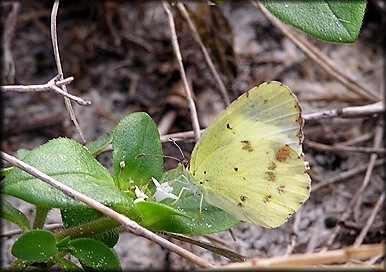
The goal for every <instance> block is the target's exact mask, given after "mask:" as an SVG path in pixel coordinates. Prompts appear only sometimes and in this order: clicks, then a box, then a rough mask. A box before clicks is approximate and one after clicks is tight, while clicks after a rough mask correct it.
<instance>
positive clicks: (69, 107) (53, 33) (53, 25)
mask: <svg viewBox="0 0 386 272" xmlns="http://www.w3.org/2000/svg"><path fill="white" fill-rule="evenodd" d="M58 8H59V0H55V3H54V6H53V7H52V13H51V40H52V47H53V50H54V56H55V62H56V67H57V69H58V75H59V80H62V79H63V69H62V64H61V62H60V55H59V46H58V37H57V30H56V15H57V13H58ZM61 89H62V90H63V92H66V93H68V91H67V87H66V85H62V86H61ZM64 102H65V104H66V108H67V110H68V112H69V113H70V118H71V120H72V122H73V123H74V125H75V127H76V130H77V131H78V132H79V134H80V137H81V138H82V140H83V142H86V140H85V138H84V134H83V132H82V129H81V128H80V126H79V123H78V121H77V119H76V116H75V113H74V110H73V108H72V105H71V101H70V99H68V98H67V97H64Z"/></svg>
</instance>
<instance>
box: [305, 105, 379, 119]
mask: <svg viewBox="0 0 386 272" xmlns="http://www.w3.org/2000/svg"><path fill="white" fill-rule="evenodd" d="M384 112H385V105H384V104H383V102H382V101H381V102H377V103H374V104H370V105H364V106H354V107H346V108H342V109H333V110H326V111H322V112H315V113H308V114H304V115H303V118H304V120H306V121H308V120H319V119H325V118H332V117H342V118H344V117H345V118H347V117H363V116H369V115H373V114H380V113H384Z"/></svg>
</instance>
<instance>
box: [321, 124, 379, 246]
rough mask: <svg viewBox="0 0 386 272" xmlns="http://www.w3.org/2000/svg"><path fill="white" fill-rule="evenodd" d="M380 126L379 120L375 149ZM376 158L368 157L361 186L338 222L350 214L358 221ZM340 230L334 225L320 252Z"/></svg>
mask: <svg viewBox="0 0 386 272" xmlns="http://www.w3.org/2000/svg"><path fill="white" fill-rule="evenodd" d="M382 124H383V120H379V121H378V125H377V128H376V130H375V132H376V134H375V138H374V147H375V148H377V147H379V146H380V143H381V142H382V135H383V126H382ZM376 158H377V154H371V155H370V162H369V163H368V164H367V165H366V174H365V177H364V179H363V181H362V185H361V187H360V188H359V189H358V190H357V191H356V192H355V194H354V195H353V196H352V198H351V200H350V202H349V203H348V205H347V207H346V210H345V212H343V214H342V215H341V217H340V218H339V220H340V221H342V222H344V221H345V220H347V219H348V218H349V216H350V215H351V213H354V219H355V220H356V221H358V218H359V215H358V214H359V205H361V204H362V198H363V192H364V190H365V188H366V187H367V185H368V183H369V181H370V177H371V174H372V171H373V169H374V167H375V165H376ZM341 228H342V226H341V225H339V224H338V225H336V227H335V228H334V230H333V232H332V234H331V235H330V237H329V239H328V241H327V243H326V246H325V247H324V248H323V249H322V250H327V248H328V247H329V246H331V245H332V243H333V242H334V240H335V238H336V236H337V235H338V233H339V232H340V230H341Z"/></svg>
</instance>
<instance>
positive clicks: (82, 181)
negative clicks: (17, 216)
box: [2, 138, 134, 208]
mask: <svg viewBox="0 0 386 272" xmlns="http://www.w3.org/2000/svg"><path fill="white" fill-rule="evenodd" d="M23 161H24V162H26V163H28V164H30V165H32V166H34V167H35V168H37V169H39V170H40V171H42V172H44V173H46V174H47V175H49V176H51V177H53V178H55V179H56V180H58V181H60V182H62V183H63V184H65V185H68V186H69V187H71V188H73V189H75V190H77V191H79V192H81V193H83V194H85V195H87V196H89V197H91V198H93V199H95V200H96V201H99V202H101V203H103V204H105V205H111V204H114V203H121V204H125V205H127V206H128V207H133V208H134V205H133V203H132V201H131V199H129V198H128V197H127V196H126V194H125V193H123V192H121V191H120V190H119V189H118V188H116V187H115V184H114V181H113V179H112V177H111V175H110V174H109V172H108V171H107V170H106V169H105V168H104V167H103V166H102V165H101V164H100V163H99V162H98V161H97V160H95V158H93V156H92V155H91V154H90V153H89V152H88V151H87V150H86V148H85V147H84V146H82V145H81V144H80V143H78V142H76V141H74V140H71V139H67V138H57V139H54V140H51V141H49V142H47V143H45V144H43V145H41V146H39V147H38V148H36V149H34V150H32V151H30V152H29V153H28V154H27V155H26V156H25V157H24V159H23ZM2 192H3V193H4V194H8V195H12V196H15V197H17V198H20V199H23V200H25V201H27V202H30V203H32V204H35V205H37V206H42V207H49V208H51V207H53V208H66V207H69V206H74V207H80V206H85V204H83V203H81V202H78V201H75V200H73V199H71V198H70V197H68V196H66V195H65V194H64V193H62V192H61V191H59V190H57V189H56V188H54V187H51V186H50V185H48V184H46V183H44V182H43V181H41V180H39V179H37V178H35V177H33V176H31V175H29V174H27V173H26V172H24V171H22V170H20V169H17V168H15V169H13V170H12V171H11V172H10V173H9V174H8V175H7V176H6V177H5V179H4V181H3V184H2Z"/></svg>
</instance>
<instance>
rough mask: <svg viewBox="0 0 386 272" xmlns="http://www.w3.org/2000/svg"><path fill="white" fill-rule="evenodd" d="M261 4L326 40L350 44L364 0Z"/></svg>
mask: <svg viewBox="0 0 386 272" xmlns="http://www.w3.org/2000/svg"><path fill="white" fill-rule="evenodd" d="M261 2H262V4H263V5H264V6H265V7H266V8H267V9H268V10H269V11H270V12H271V13H272V14H273V15H275V16H276V17H277V18H279V19H280V20H282V21H283V22H285V23H287V24H289V25H292V26H294V27H296V28H298V29H300V30H302V31H303V32H305V33H307V34H309V35H311V36H313V37H315V38H318V39H321V40H324V41H328V42H338V43H353V42H355V41H356V39H357V38H358V34H359V31H360V29H361V26H362V20H363V16H364V13H365V9H366V1H365V0H361V1H335V0H324V1H272V0H262V1H261Z"/></svg>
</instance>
